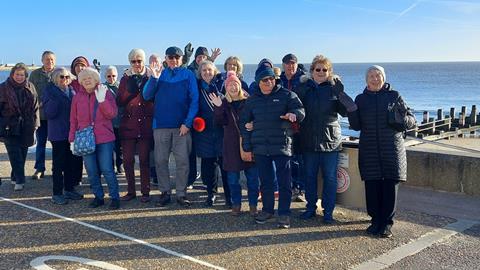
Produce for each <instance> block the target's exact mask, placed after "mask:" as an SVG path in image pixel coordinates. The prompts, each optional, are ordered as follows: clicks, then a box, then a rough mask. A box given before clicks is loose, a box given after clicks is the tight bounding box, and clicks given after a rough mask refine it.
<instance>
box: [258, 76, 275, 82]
mask: <svg viewBox="0 0 480 270" xmlns="http://www.w3.org/2000/svg"><path fill="white" fill-rule="evenodd" d="M260 81H261V82H263V83H268V82H270V81H275V78H274V77H268V78H265V79H261V80H260Z"/></svg>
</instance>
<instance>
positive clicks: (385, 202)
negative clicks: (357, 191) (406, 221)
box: [365, 179, 399, 227]
mask: <svg viewBox="0 0 480 270" xmlns="http://www.w3.org/2000/svg"><path fill="white" fill-rule="evenodd" d="M398 184H399V181H396V180H387V179H384V180H377V181H365V197H366V201H367V213H368V215H369V216H370V217H372V224H378V225H379V226H380V227H385V226H387V225H393V217H394V216H395V211H396V207H397V194H398Z"/></svg>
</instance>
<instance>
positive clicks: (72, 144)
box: [70, 142, 75, 153]
mask: <svg viewBox="0 0 480 270" xmlns="http://www.w3.org/2000/svg"><path fill="white" fill-rule="evenodd" d="M74 147H75V145H74V143H73V142H72V143H70V151H71V152H72V153H73V149H74Z"/></svg>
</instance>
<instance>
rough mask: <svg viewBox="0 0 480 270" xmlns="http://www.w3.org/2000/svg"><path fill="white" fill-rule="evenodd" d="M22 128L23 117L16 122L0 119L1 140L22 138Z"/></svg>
mask: <svg viewBox="0 0 480 270" xmlns="http://www.w3.org/2000/svg"><path fill="white" fill-rule="evenodd" d="M12 122H13V123H12ZM22 128H23V118H22V117H21V116H19V117H16V118H15V119H14V121H9V120H8V119H6V118H4V117H1V118H0V138H8V137H12V136H20V135H21V134H22Z"/></svg>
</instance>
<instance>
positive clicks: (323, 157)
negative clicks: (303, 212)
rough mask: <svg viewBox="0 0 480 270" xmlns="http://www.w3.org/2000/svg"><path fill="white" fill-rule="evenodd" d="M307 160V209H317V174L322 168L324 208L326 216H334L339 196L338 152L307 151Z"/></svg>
mask: <svg viewBox="0 0 480 270" xmlns="http://www.w3.org/2000/svg"><path fill="white" fill-rule="evenodd" d="M303 160H304V162H305V174H306V183H305V198H306V199H307V211H315V210H316V209H317V200H318V194H317V175H318V170H319V169H321V171H322V177H323V191H322V208H323V213H324V217H325V218H327V219H328V218H332V214H333V209H334V208H335V199H336V196H337V165H338V152H306V153H304V154H303Z"/></svg>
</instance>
